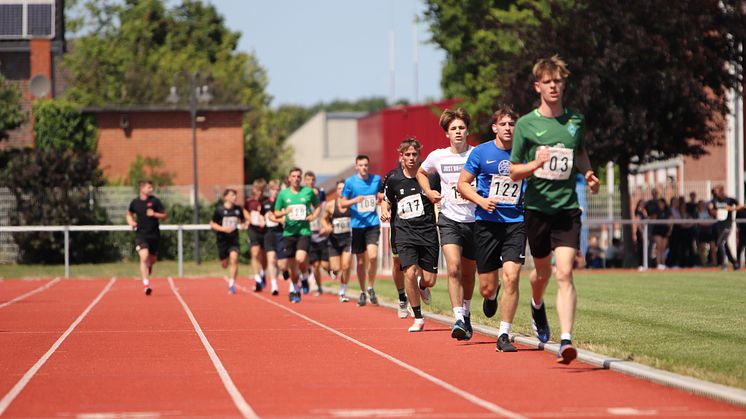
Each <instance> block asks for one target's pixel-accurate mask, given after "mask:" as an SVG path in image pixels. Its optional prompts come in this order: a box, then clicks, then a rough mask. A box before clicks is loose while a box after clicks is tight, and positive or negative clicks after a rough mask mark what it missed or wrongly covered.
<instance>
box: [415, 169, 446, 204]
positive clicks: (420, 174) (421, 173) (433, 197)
mask: <svg viewBox="0 0 746 419" xmlns="http://www.w3.org/2000/svg"><path fill="white" fill-rule="evenodd" d="M427 174H428V173H427V172H426V171H425V169H423V168H422V166H420V168H419V169H417V183H419V184H420V188H421V189H422V192H424V193H425V196H427V199H429V200H430V202H432V203H433V204H437V203H439V202H440V200H441V198H442V197H441V195H440V192H438V191H434V190H432V189H431V188H430V180H429V179H428V178H427Z"/></svg>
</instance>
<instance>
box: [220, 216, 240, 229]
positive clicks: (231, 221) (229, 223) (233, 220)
mask: <svg viewBox="0 0 746 419" xmlns="http://www.w3.org/2000/svg"><path fill="white" fill-rule="evenodd" d="M236 226H238V217H223V227H228V228H231V229H234V230H235V229H236Z"/></svg>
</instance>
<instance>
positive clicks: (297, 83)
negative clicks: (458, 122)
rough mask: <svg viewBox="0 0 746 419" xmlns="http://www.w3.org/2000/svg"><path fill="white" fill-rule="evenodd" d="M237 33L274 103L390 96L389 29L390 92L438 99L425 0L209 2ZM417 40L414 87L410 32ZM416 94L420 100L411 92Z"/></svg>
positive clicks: (439, 54)
mask: <svg viewBox="0 0 746 419" xmlns="http://www.w3.org/2000/svg"><path fill="white" fill-rule="evenodd" d="M208 1H209V2H210V3H212V4H214V5H215V6H216V7H217V9H218V11H219V12H220V13H221V14H222V15H223V16H224V17H225V23H226V25H227V26H228V27H229V28H230V29H231V30H234V31H239V32H241V34H242V35H241V41H240V43H239V50H241V51H245V52H252V53H254V54H255V55H256V57H257V59H258V60H259V63H260V64H261V65H262V66H263V67H264V68H265V69H266V70H267V74H268V77H269V86H268V91H269V94H270V95H271V96H272V97H273V101H272V106H273V107H276V106H278V105H283V104H299V105H304V106H308V105H313V104H316V103H318V102H321V101H323V102H329V101H331V100H334V99H346V100H355V99H360V98H364V97H371V96H383V97H386V98H390V97H391V93H392V89H391V72H390V69H389V68H390V63H389V44H390V41H389V38H390V31H391V30H393V31H394V50H395V55H394V69H395V72H394V73H395V84H394V97H395V98H396V100H399V99H406V100H408V101H410V102H415V101H417V102H423V101H425V100H427V99H439V98H440V97H441V96H442V93H441V89H440V74H441V68H442V65H443V62H444V60H445V53H444V52H443V51H442V50H440V49H439V48H438V47H437V46H435V45H434V44H432V43H429V42H428V40H429V38H430V36H429V33H428V30H427V25H426V24H425V23H423V22H420V23H417V24H416V26H414V22H415V16H420V17H421V16H422V14H423V11H424V9H425V6H424V3H423V2H422V0H315V1H313V0H272V1H257V0H208ZM415 28H416V34H417V35H416V36H417V39H418V42H417V44H418V47H417V56H418V71H417V74H418V78H417V79H418V82H417V84H416V85H417V86H418V88H417V89H416V90H417V92H415V75H414V74H415V72H414V64H413V57H414V54H413V52H414V33H415ZM415 94H417V98H415Z"/></svg>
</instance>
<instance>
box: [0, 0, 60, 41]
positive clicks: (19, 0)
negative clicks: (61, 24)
mask: <svg viewBox="0 0 746 419" xmlns="http://www.w3.org/2000/svg"><path fill="white" fill-rule="evenodd" d="M54 19H55V15H54V0H0V39H30V38H53V37H54Z"/></svg>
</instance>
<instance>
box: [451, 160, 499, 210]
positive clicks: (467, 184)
mask: <svg viewBox="0 0 746 419" xmlns="http://www.w3.org/2000/svg"><path fill="white" fill-rule="evenodd" d="M475 177H476V176H474V175H473V174H471V173H469V172H468V171H466V170H464V169H461V174H460V175H459V177H458V183H457V184H456V189H457V190H458V193H460V194H461V196H462V197H464V198H465V199H468V200H469V201H471V202H473V203H475V204H477V205H479V206H480V207H481V208H482V209H483V210H485V211H489V212H492V211H494V210H495V207H496V206H497V198H485V197H483V196H481V195H479V194H478V193H477V191H476V189H474V188H472V187H471V183H472V182H474V178H475Z"/></svg>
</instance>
